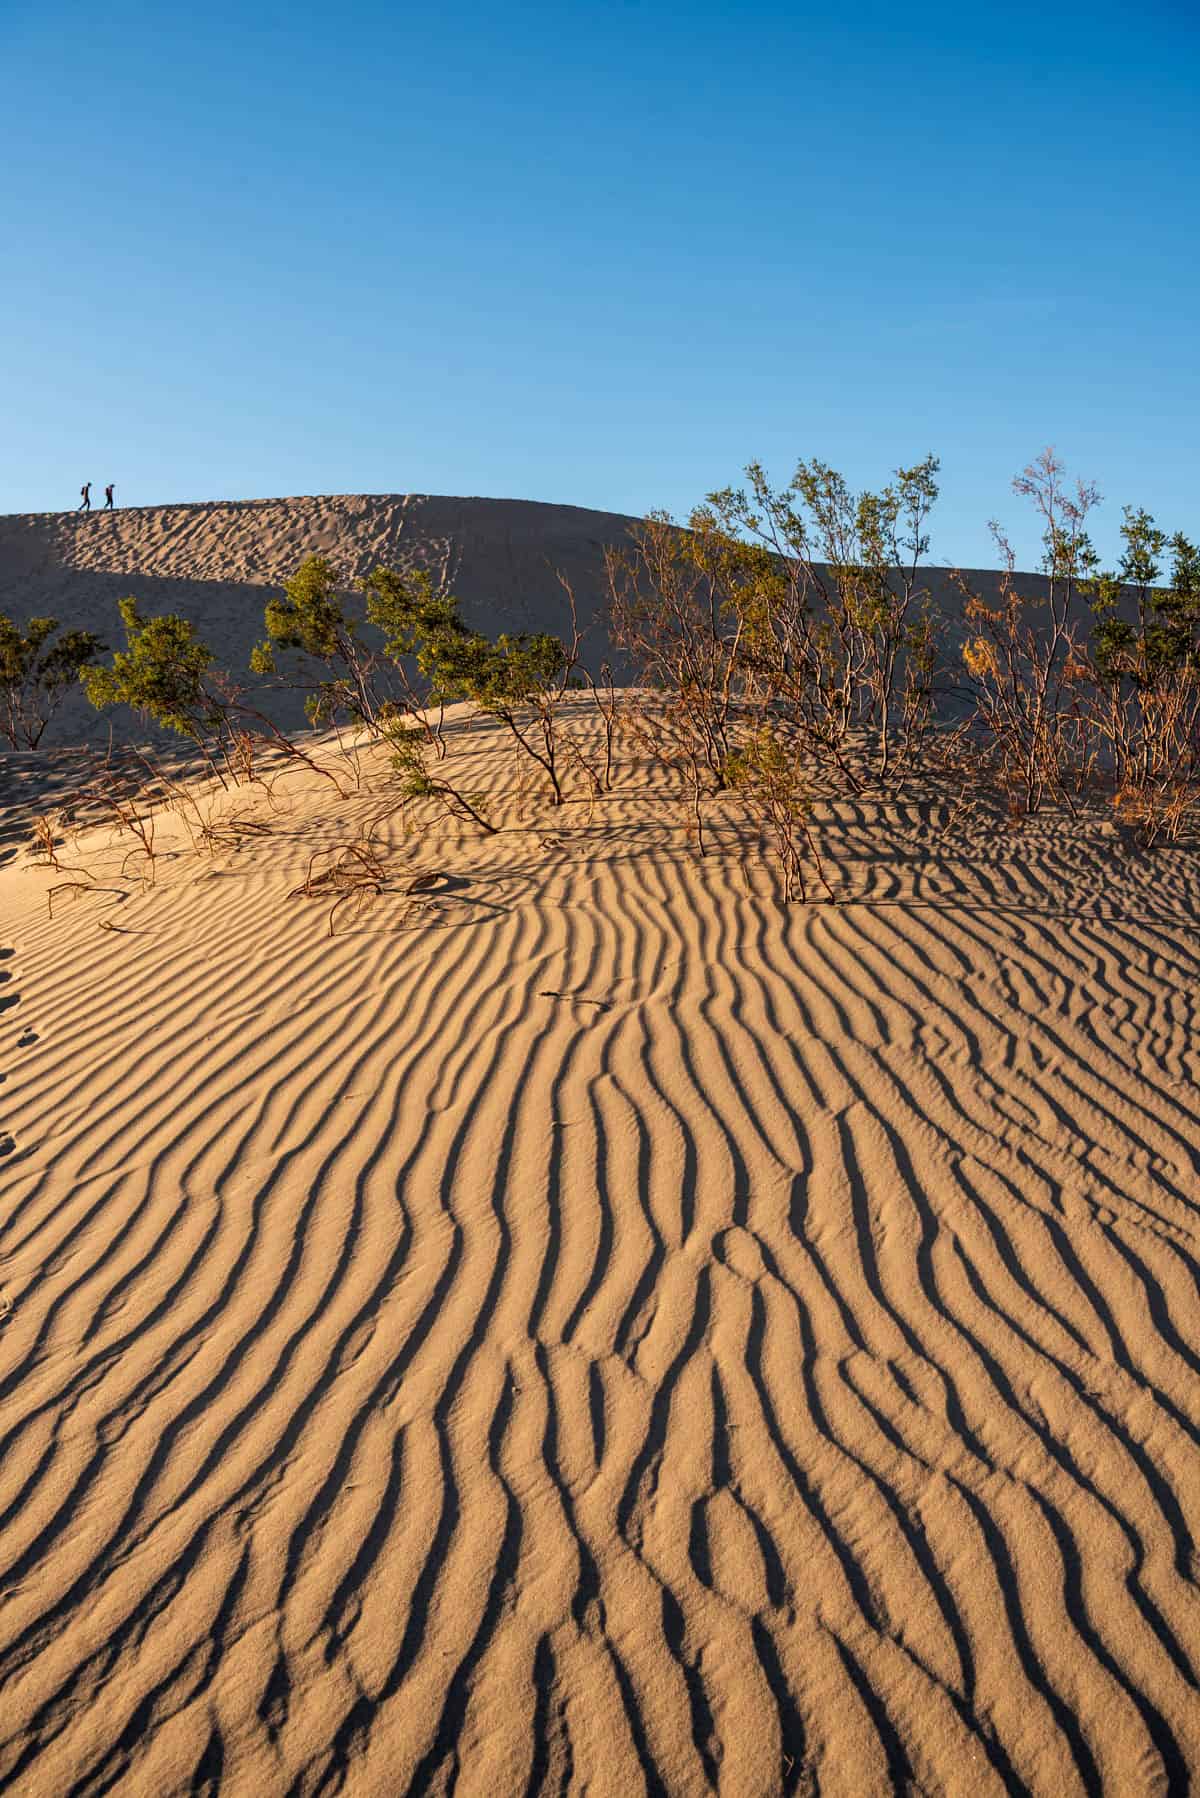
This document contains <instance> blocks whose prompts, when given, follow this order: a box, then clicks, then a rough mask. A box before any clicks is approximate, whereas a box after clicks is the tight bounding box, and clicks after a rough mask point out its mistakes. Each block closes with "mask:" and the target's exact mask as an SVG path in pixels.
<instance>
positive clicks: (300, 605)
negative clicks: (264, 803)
mask: <svg viewBox="0 0 1200 1798" xmlns="http://www.w3.org/2000/svg"><path fill="white" fill-rule="evenodd" d="M264 624H265V627H266V632H267V635H266V639H265V641H264V642H262V643H260V644H258V645H257V646H256V648H255V649H254V650H253V651H252V652H251V657H250V668H251V671H252V672H253V673H254V674H258V675H273V674H280V673H283V674H284V675H285V676H286V679H287V684H288V685H290V686H294V687H299V688H300V689H302V690H306V691H307V693H308V698H307V699H306V701H305V709H306V711H307V713H308V716H309V718H310V719H311V721H312V722H313V723H314V724H327V723H330V722H331V721H332V720H333V719H334V718H336V717H337V716H338V715H339V714H341V715H343V716H345V715H347V714H348V715H349V716H350V717H351V718H352V719H353V720H354V721H355V722H356V723H359V724H362V725H365V726H366V727H367V728H368V729H372V730H373V729H375V728H376V727H377V724H378V717H379V709H380V705H381V703H382V700H381V696H380V694H379V692H378V690H377V684H376V677H377V674H378V669H379V656H378V653H377V652H376V651H373V650H372V649H371V648H370V647H369V645H367V644H365V643H364V642H363V640H362V637H361V634H360V626H359V623H358V621H357V620H356V619H354V618H352V617H351V616H350V614H349V613H348V611H347V610H346V606H345V604H344V602H343V600H342V598H341V596H340V594H339V590H338V584H337V579H336V576H335V575H334V572H333V569H332V567H331V566H330V564H329V562H328V561H327V560H326V559H325V557H324V556H309V557H308V558H307V559H306V560H305V561H304V562H302V563H301V565H300V567H299V568H298V569H297V570H296V573H295V574H294V575H292V577H291V579H290V580H288V581H286V582H285V583H284V589H283V593H282V595H281V597H279V598H277V599H272V600H269V601H268V602H267V606H266V610H265V613H264ZM281 651H291V652H293V654H292V658H291V661H290V663H289V664H288V665H287V666H286V668H285V669H282V670H281V668H280V666H279V662H278V656H279V653H280V652H281Z"/></svg>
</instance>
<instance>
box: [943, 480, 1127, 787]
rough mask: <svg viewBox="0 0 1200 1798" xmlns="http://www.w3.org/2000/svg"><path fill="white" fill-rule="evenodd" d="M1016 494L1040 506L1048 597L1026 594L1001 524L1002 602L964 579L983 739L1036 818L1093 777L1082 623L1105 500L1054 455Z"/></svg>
mask: <svg viewBox="0 0 1200 1798" xmlns="http://www.w3.org/2000/svg"><path fill="white" fill-rule="evenodd" d="M1013 491H1014V492H1015V493H1016V494H1018V495H1019V496H1020V497H1022V498H1024V499H1028V500H1029V501H1030V502H1031V504H1032V505H1033V507H1034V509H1035V511H1036V512H1037V514H1038V518H1039V520H1040V523H1041V530H1042V559H1041V573H1042V575H1043V576H1044V592H1043V593H1041V594H1038V593H1029V592H1026V591H1023V590H1022V584H1021V577H1020V576H1019V575H1018V574H1017V572H1016V557H1015V554H1014V551H1013V548H1012V544H1011V542H1010V540H1009V537H1008V535H1007V533H1006V532H1005V531H1004V530H1003V529H1002V528H1001V526H1000V525H999V524H996V523H993V524H992V526H991V531H992V536H993V539H994V541H995V543H996V546H997V549H998V550H999V553H1000V559H1001V572H1000V592H999V596H998V597H999V603H998V604H994V605H993V604H990V603H988V601H987V600H985V599H984V598H983V596H982V595H980V594H978V593H976V592H975V591H974V590H973V589H972V588H971V587H970V585H969V584H968V582H967V581H966V579H965V577H964V576H961V575H960V576H958V577H957V578H958V582H959V586H960V590H961V591H962V594H963V598H964V607H963V616H964V621H965V624H966V627H967V632H968V635H967V638H966V641H965V642H964V644H963V648H962V662H963V670H964V675H965V681H966V685H967V689H968V692H969V694H970V696H971V700H972V709H973V719H974V722H975V724H976V725H977V727H978V730H977V738H978V740H979V743H980V746H981V747H982V750H983V751H984V753H985V754H986V756H987V760H988V765H989V766H990V767H991V769H992V770H994V773H995V775H996V778H997V779H998V780H999V782H1000V785H1001V787H1002V789H1003V790H1004V792H1005V794H1006V795H1007V797H1008V800H1009V804H1010V809H1011V811H1012V812H1013V813H1014V814H1019V815H1031V814H1032V813H1034V812H1036V811H1038V810H1039V808H1040V807H1041V806H1042V804H1043V803H1044V801H1045V800H1046V799H1047V798H1048V797H1051V798H1057V799H1061V800H1065V801H1066V803H1067V804H1068V805H1070V806H1072V807H1073V806H1074V803H1075V800H1076V799H1077V797H1078V795H1079V793H1080V791H1081V790H1082V789H1083V787H1084V786H1085V785H1086V783H1087V781H1088V780H1089V778H1090V776H1091V775H1092V773H1093V771H1094V749H1095V744H1094V738H1093V734H1092V731H1091V727H1090V716H1089V711H1088V705H1087V699H1088V681H1089V668H1088V661H1087V648H1086V644H1085V642H1084V641H1083V619H1084V616H1085V613H1086V610H1087V608H1088V607H1090V604H1091V601H1092V599H1093V598H1094V597H1095V593H1096V583H1097V578H1098V575H1097V570H1098V561H1097V557H1096V552H1095V550H1094V549H1093V547H1092V543H1091V539H1090V537H1089V535H1088V531H1087V521H1088V517H1089V514H1090V513H1091V512H1092V510H1093V508H1094V507H1095V506H1096V505H1097V504H1098V503H1099V498H1100V496H1099V493H1098V492H1097V490H1096V488H1095V487H1094V486H1092V485H1090V484H1088V483H1085V482H1083V481H1077V482H1076V483H1074V485H1073V486H1072V485H1069V484H1068V482H1067V480H1066V471H1065V469H1064V467H1063V464H1062V463H1061V462H1060V461H1059V460H1058V458H1057V457H1056V456H1055V454H1054V452H1053V450H1045V451H1043V453H1042V454H1041V455H1040V456H1039V457H1038V459H1037V460H1036V461H1035V462H1033V463H1031V464H1030V465H1029V466H1028V467H1027V468H1026V469H1025V470H1024V471H1023V473H1021V474H1019V475H1018V476H1017V477H1016V479H1015V480H1014V481H1013Z"/></svg>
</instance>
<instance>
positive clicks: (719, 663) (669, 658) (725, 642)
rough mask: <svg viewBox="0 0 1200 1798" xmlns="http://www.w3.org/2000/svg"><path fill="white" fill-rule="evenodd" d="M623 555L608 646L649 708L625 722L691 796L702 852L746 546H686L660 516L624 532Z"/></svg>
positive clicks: (735, 685) (729, 699)
mask: <svg viewBox="0 0 1200 1798" xmlns="http://www.w3.org/2000/svg"><path fill="white" fill-rule="evenodd" d="M631 539H632V542H631V547H630V548H629V549H628V550H617V549H612V548H610V549H608V550H607V551H606V552H605V564H606V571H607V577H608V591H609V606H610V621H611V627H612V632H613V637H614V639H615V641H616V643H617V644H618V646H619V647H620V648H621V649H622V650H623V651H624V652H625V655H626V657H627V658H628V659H629V661H630V662H631V663H632V667H633V674H634V679H635V681H636V684H637V685H638V686H639V687H641V688H647V689H649V690H650V691H651V692H652V693H653V694H655V696H656V700H657V703H656V704H655V705H654V706H653V707H652V709H651V710H649V711H646V710H644V709H643V708H642V707H640V706H630V707H629V709H628V712H627V714H626V721H627V724H628V727H629V730H630V732H631V734H632V735H633V736H634V737H635V738H637V739H638V740H640V742H641V744H642V747H643V748H644V749H646V750H648V751H649V752H650V753H652V754H653V755H655V756H657V757H659V758H661V759H662V760H664V761H665V762H667V764H668V765H669V766H672V767H674V768H676V769H677V770H678V771H679V772H680V773H681V774H682V776H683V778H684V781H685V784H686V788H687V791H688V792H689V794H690V797H691V802H692V807H693V813H694V817H695V828H696V836H697V841H698V844H699V847H700V850H701V853H703V852H704V847H705V842H704V827H703V814H702V810H701V804H702V801H703V800H704V799H705V798H706V797H707V796H708V795H709V794H712V793H716V792H720V791H721V789H722V788H724V787H725V786H727V785H728V766H729V757H730V755H731V753H732V751H733V748H734V739H735V735H736V728H737V718H738V712H739V707H740V706H741V703H742V698H743V688H744V684H745V679H746V669H745V664H744V658H743V655H742V638H743V634H744V630H745V621H744V617H743V616H742V615H740V614H739V612H738V610H737V609H736V608H735V607H734V605H733V604H732V601H731V592H730V588H731V586H734V585H737V584H738V582H739V578H740V572H741V573H742V574H745V576H746V578H750V576H751V575H752V574H753V572H755V571H754V569H753V568H751V569H750V570H749V572H748V573H747V571H746V570H744V569H743V566H742V565H743V564H745V563H747V562H752V560H753V555H754V552H753V549H752V546H750V545H747V544H742V543H739V542H738V541H737V540H736V539H734V538H732V537H729V538H724V539H721V540H720V541H718V540H717V538H716V537H715V535H714V534H711V533H710V534H709V536H708V537H707V539H706V545H707V551H708V553H706V554H698V553H697V550H696V544H695V541H694V539H693V538H692V537H691V536H689V534H688V533H687V532H684V531H682V530H680V528H679V526H678V525H676V524H675V523H674V521H673V520H672V519H671V518H670V517H669V515H668V514H667V513H665V512H655V513H651V514H650V516H649V517H648V518H646V519H645V521H644V522H643V523H642V524H641V525H639V526H638V527H637V528H636V529H635V530H634V531H632V532H631Z"/></svg>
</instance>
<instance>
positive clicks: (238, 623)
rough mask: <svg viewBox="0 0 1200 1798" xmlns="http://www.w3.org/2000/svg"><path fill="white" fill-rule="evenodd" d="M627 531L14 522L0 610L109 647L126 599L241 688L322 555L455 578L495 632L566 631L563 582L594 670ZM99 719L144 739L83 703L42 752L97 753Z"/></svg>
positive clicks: (349, 523)
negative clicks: (43, 619)
mask: <svg viewBox="0 0 1200 1798" xmlns="http://www.w3.org/2000/svg"><path fill="white" fill-rule="evenodd" d="M632 522H633V520H631V519H628V518H624V517H621V516H620V515H618V514H616V513H609V512H594V511H588V510H586V509H585V508H584V507H581V506H554V505H541V504H536V503H534V502H532V501H527V500H492V499H458V498H439V497H431V496H429V495H426V494H336V495H332V496H319V497H316V498H296V499H264V500H243V501H237V502H226V501H215V502H212V503H209V504H203V505H182V506H154V507H141V508H137V509H132V510H128V511H116V512H113V513H109V514H104V513H97V512H93V513H91V514H82V515H80V514H77V513H73V512H67V513H61V512H45V513H36V514H29V515H19V516H12V517H8V518H0V612H7V613H8V614H9V615H10V616H12V617H15V618H18V619H20V620H21V621H22V622H23V621H24V620H25V619H26V618H28V617H30V616H35V615H38V614H45V613H49V614H51V615H52V616H54V617H57V618H58V619H59V620H60V621H61V622H63V623H65V624H71V625H74V626H79V627H83V628H86V629H88V630H93V631H95V632H96V633H97V634H98V635H100V636H101V637H102V638H104V640H105V641H106V642H108V643H109V644H110V646H117V645H119V644H120V643H121V641H122V637H121V625H120V620H119V618H118V616H117V601H118V599H121V598H123V597H124V596H125V595H126V594H128V593H132V594H133V595H134V596H135V597H136V598H137V599H138V600H139V601H140V602H141V604H142V607H143V610H144V611H146V612H149V613H154V612H179V613H181V614H182V615H183V616H184V617H185V618H190V619H191V620H192V621H193V623H194V624H195V625H196V628H197V630H198V631H199V633H200V635H201V636H202V637H203V639H204V641H205V642H206V643H208V644H209V645H210V647H211V648H212V649H213V650H214V652H215V654H216V658H217V662H218V665H220V666H222V667H225V668H228V669H230V670H232V671H233V672H234V673H235V674H236V675H237V676H238V677H239V678H244V677H245V676H246V670H247V665H248V662H249V656H250V650H251V648H252V647H253V645H254V644H255V643H256V642H258V641H260V640H261V638H262V636H263V607H264V605H265V603H266V600H267V598H268V597H269V596H270V595H271V594H272V593H273V592H277V591H278V589H279V587H280V585H281V584H282V583H283V582H284V581H285V580H287V578H288V577H289V576H290V575H292V574H294V573H295V571H296V569H297V568H298V567H299V566H300V563H301V562H302V561H303V560H304V558H305V557H306V556H310V555H323V556H327V557H328V558H329V559H330V561H331V562H332V563H333V565H334V567H335V568H336V569H337V570H338V571H339V573H340V574H342V575H343V576H344V577H345V580H346V582H347V585H349V584H351V583H353V582H354V581H357V580H359V579H360V578H361V577H362V576H363V575H365V574H368V573H369V572H370V571H371V569H373V568H376V567H379V566H380V565H384V566H387V567H407V566H410V565H413V564H416V565H419V566H425V567H428V568H430V569H431V570H433V571H434V572H435V573H436V574H438V575H439V576H444V577H446V578H448V579H450V580H452V582H453V586H454V590H455V592H456V593H457V594H458V595H459V597H460V598H461V599H462V601H463V603H464V607H465V610H466V613H467V615H468V617H469V618H470V619H471V620H472V622H473V623H475V624H476V625H477V626H479V628H481V629H487V630H490V631H492V632H498V631H501V630H509V631H537V630H553V631H556V632H558V633H560V634H569V618H570V612H569V607H568V605H567V603H566V601H565V600H564V597H563V591H562V588H561V586H560V584H559V582H558V579H557V574H556V571H557V570H561V571H562V572H563V573H565V574H566V575H567V576H568V578H569V579H570V580H571V581H572V582H573V584H574V586H575V590H576V596H577V601H578V608H579V618H580V623H581V624H582V625H584V626H590V630H589V634H588V639H587V645H586V647H587V650H588V655H589V660H590V661H591V663H592V664H593V665H594V666H596V667H599V664H600V662H601V661H602V660H603V659H604V657H605V655H606V654H607V653H608V646H607V640H606V636H605V631H604V626H603V620H602V618H601V616H600V614H601V612H602V611H603V606H604V546H605V545H606V544H611V543H621V544H624V543H626V542H627V541H628V530H629V526H630V524H631V523H632ZM267 709H268V711H269V712H270V713H271V715H272V716H273V717H275V718H276V720H277V721H278V722H279V723H281V724H283V725H285V726H286V727H287V728H289V729H292V728H298V727H300V726H302V725H303V724H304V708H303V698H302V697H300V696H296V695H287V694H276V695H274V696H273V697H272V698H271V699H269V700H268V703H267ZM110 723H111V724H112V726H113V727H114V729H115V731H116V734H117V736H118V737H127V736H129V735H130V734H133V735H135V736H141V737H145V736H146V735H147V734H153V733H152V732H151V733H147V730H146V727H145V726H144V725H139V724H136V723H134V721H132V720H131V719H129V718H127V717H125V716H123V715H122V714H121V713H119V712H116V713H112V714H109V715H107V716H106V717H105V718H104V719H100V718H99V717H98V716H97V714H96V713H95V712H93V711H92V710H91V708H90V707H89V706H88V705H87V704H86V702H85V701H84V700H83V698H82V696H79V697H78V698H72V700H71V701H70V703H69V704H68V705H67V706H66V707H65V708H64V711H63V713H62V714H61V717H60V720H59V721H57V722H56V724H55V725H54V727H53V729H52V732H51V734H50V735H49V736H47V738H46V739H45V741H46V743H47V744H50V743H52V742H59V743H63V742H81V741H84V740H85V739H91V740H92V741H99V740H101V739H102V738H104V737H106V736H107V733H108V728H109V725H110Z"/></svg>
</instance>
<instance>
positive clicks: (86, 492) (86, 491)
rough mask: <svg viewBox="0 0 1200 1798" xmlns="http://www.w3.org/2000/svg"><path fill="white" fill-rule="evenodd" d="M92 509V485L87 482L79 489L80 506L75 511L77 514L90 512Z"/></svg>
mask: <svg viewBox="0 0 1200 1798" xmlns="http://www.w3.org/2000/svg"><path fill="white" fill-rule="evenodd" d="M91 509H92V483H91V482H90V481H85V482H84V483H83V486H82V487H81V488H80V489H79V504H78V505H77V506H76V508H75V510H76V511H77V512H90V511H91Z"/></svg>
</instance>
